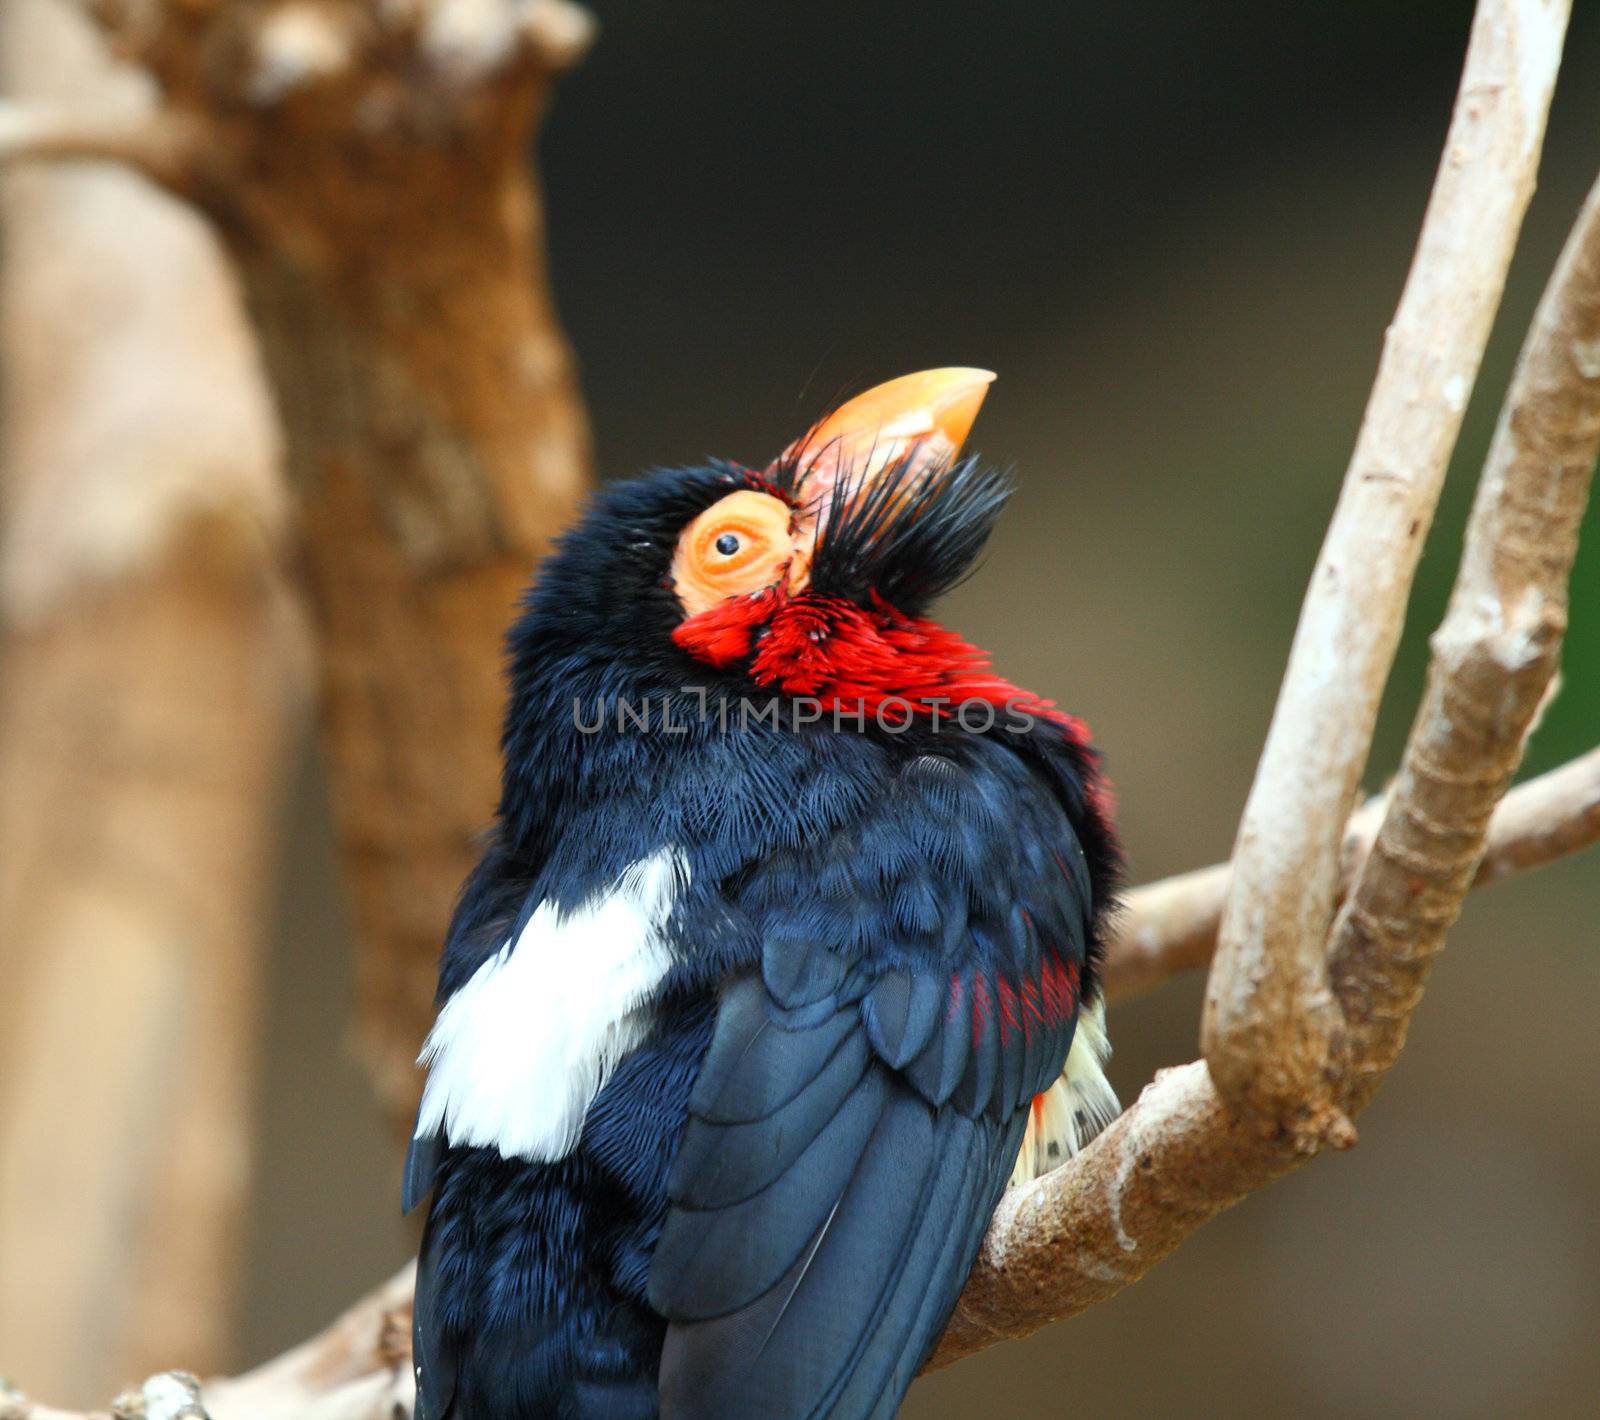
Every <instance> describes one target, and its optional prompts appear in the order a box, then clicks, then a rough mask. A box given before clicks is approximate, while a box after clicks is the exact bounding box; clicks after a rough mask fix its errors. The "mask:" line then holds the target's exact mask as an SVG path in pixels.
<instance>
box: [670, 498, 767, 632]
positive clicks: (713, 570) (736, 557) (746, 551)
mask: <svg viewBox="0 0 1600 1420" xmlns="http://www.w3.org/2000/svg"><path fill="white" fill-rule="evenodd" d="M792 519H793V514H792V513H791V512H790V509H789V505H788V504H787V503H784V502H783V501H782V500H780V499H778V498H774V497H773V496H772V495H771V494H770V493H759V492H757V491H755V490H754V489H749V488H744V489H740V490H739V491H738V492H736V493H730V494H728V495H727V496H726V497H725V498H721V499H719V500H718V501H717V502H716V503H713V504H712V505H711V507H709V508H707V509H706V510H705V512H703V513H701V514H700V516H699V517H698V518H696V519H695V520H694V521H693V522H692V523H690V524H689V526H688V527H686V528H685V529H684V530H683V533H682V535H681V536H680V537H679V539H678V549H677V554H676V555H675V556H674V557H673V560H672V583H673V586H674V587H675V588H676V589H677V593H678V599H679V601H681V602H682V603H683V606H684V610H685V611H687V612H688V613H689V614H690V615H691V616H693V615H695V614H696V613H698V612H701V611H704V610H706V609H707V608H708V607H711V606H715V605H716V604H717V603H718V602H720V601H723V600H725V599H726V598H728V597H739V596H745V595H748V594H749V593H751V592H756V591H760V590H761V589H762V588H764V587H770V586H773V585H775V584H776V583H777V582H779V581H781V580H782V578H783V577H784V574H785V569H786V568H788V567H789V565H790V562H791V561H792V560H793V558H794V557H795V540H794V535H793V531H792V528H791V522H792Z"/></svg>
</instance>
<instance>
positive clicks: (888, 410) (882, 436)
mask: <svg viewBox="0 0 1600 1420" xmlns="http://www.w3.org/2000/svg"><path fill="white" fill-rule="evenodd" d="M993 380H994V372H993V371H992V370H970V369H966V368H964V367H962V366H956V365H952V366H949V367H947V368H945V369H942V370H918V371H917V373H916V374H914V375H901V376H900V378H899V379H897V380H890V381H888V382H887V383H886V384H881V385H874V386H873V387H872V388H871V389H869V390H868V391H867V392H866V393H865V394H858V395H857V396H856V397H855V398H854V399H852V400H849V401H848V402H846V403H845V404H842V405H840V406H839V408H838V409H836V410H834V412H833V413H832V414H830V415H829V416H828V417H827V418H826V419H824V420H823V421H822V422H821V423H820V424H818V425H817V426H816V427H815V428H814V429H812V430H811V431H810V432H809V433H807V434H805V435H803V436H802V437H801V438H799V439H797V440H796V441H795V442H794V443H793V444H791V445H790V446H789V448H788V449H786V450H785V451H784V453H783V456H782V458H781V459H780V460H779V462H780V463H790V464H794V465H797V466H798V467H799V468H800V469H801V471H802V476H803V477H804V479H805V492H806V494H807V497H808V499H809V498H810V497H811V496H814V494H815V493H816V492H818V491H821V490H818V489H816V488H815V487H813V484H814V483H826V484H827V485H828V486H829V487H831V486H832V483H833V482H834V480H835V479H836V478H837V476H838V474H839V471H840V470H842V469H848V470H849V471H850V472H851V474H852V475H853V476H854V477H855V478H858V479H859V480H860V481H861V484H862V485H863V486H865V485H866V484H867V483H870V482H871V481H872V479H873V478H874V477H875V476H876V475H877V474H879V473H881V472H882V471H883V470H884V469H885V468H887V467H889V466H890V465H892V464H897V463H899V462H900V461H901V460H903V459H905V458H906V457H907V456H910V455H913V454H915V456H916V457H917V459H918V460H919V462H920V461H926V462H927V463H929V464H934V463H948V462H949V461H950V460H951V459H953V458H954V457H955V456H956V455H957V454H958V453H960V452H961V446H962V445H963V444H964V443H966V441H967V434H968V433H969V432H970V431H971V429H972V423H973V421H974V420H975V419H976V418H977V417H978V410H979V408H980V407H981V406H982V404H983V398H984V396H985V395H986V394H988V393H989V386H990V384H991V383H992V382H993Z"/></svg>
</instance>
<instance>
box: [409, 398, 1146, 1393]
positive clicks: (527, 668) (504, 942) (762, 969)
mask: <svg viewBox="0 0 1600 1420" xmlns="http://www.w3.org/2000/svg"><path fill="white" fill-rule="evenodd" d="M992 378H993V376H992V375H990V374H989V373H988V372H986V371H982V370H968V369H943V370H929V371H924V372H922V373H920V374H915V375H908V376H906V377H904V378H903V379H898V380H893V381H891V382H890V383H888V384H885V385H880V386H878V387H877V388H876V389H873V390H870V391H868V392H867V393H866V394H863V395H861V396H859V397H858V398H856V399H853V400H851V401H850V402H848V403H847V404H845V405H844V406H843V407H841V408H840V409H838V410H836V411H835V412H834V413H833V414H832V415H830V416H829V417H828V418H827V419H825V420H823V421H822V422H821V423H820V424H818V425H816V426H814V427H813V428H812V429H811V430H810V431H809V432H808V433H807V434H806V435H804V436H803V437H802V438H800V439H799V440H797V441H796V442H795V443H794V444H792V445H791V446H790V447H789V448H788V449H787V450H786V451H785V452H784V453H783V454H782V455H781V456H780V457H779V458H778V459H777V460H775V461H774V462H773V463H771V464H770V465H768V466H767V467H766V468H765V469H764V470H760V471H758V470H756V469H753V468H746V467H743V466H741V465H738V464H734V463H711V464H707V465H705V466H704V467H696V468H684V469H673V470H669V471H664V472H656V473H652V474H649V475H648V476H646V477H643V478H639V479H635V480H632V481H628V482H617V483H613V484H610V485H609V486H607V487H605V488H603V489H602V490H601V491H600V492H599V493H598V494H596V495H595V497H594V500H593V502H592V504H591V505H590V507H589V508H588V510H587V512H586V513H585V515H584V516H583V517H582V519H581V520H580V521H579V522H578V524H577V525H576V526H575V527H574V528H573V529H572V530H571V531H569V532H568V533H567V534H566V535H565V536H564V537H563V538H562V540H561V542H560V544H559V546H558V547H557V549H556V550H555V552H554V553H553V554H552V555H551V556H550V557H549V559H548V560H547V561H546V563H545V565H544V567H543V569H542V571H541V572H540V575H539V578H538V581H537V583H536V584H535V586H534V587H533V589H532V591H531V592H530V593H529V594H528V596H527V599H526V601H525V603H524V606H523V610H522V613H521V615H520V619H519V620H518V621H517V622H516V624H515V626H514V627H513V628H512V631H511V633H510V665H511V671H510V675H511V692H510V702H509V710H508V713H507V717H506V723H505V733H504V736H503V748H504V753H505V771H504V781H503V787H502V792H501V797H500V803H499V808H498V812H497V817H496V820H495V824H494V829H493V836H492V838H491V839H490V840H489V841H488V845H487V848H486V851H485V852H484V855H483V858H482V861H481V862H480V863H479V865H478V867H477V868H476V870H475V871H474V872H473V874H472V876H471V877H470V879H469V880H468V882H467V884H466V887H465V889H464V891H463V893H462V897H461V901H460V904H459V906H458V908H457V911H456V914H455V918H454V921H453V923H452V924H451V927H450V932H449V936H448V939H447V941H446V944H445V948H444V954H443V963H442V968H441V972H440V980H439V992H438V1007H439V1009H438V1018H437V1022H436V1024H435V1025H434V1027H433V1030H432V1032H431V1033H430V1034H429V1036H428V1039H427V1043H426V1045H425V1046H424V1048H423V1052H422V1063H423V1064H424V1065H425V1066H426V1068H427V1081H426V1086H425V1089H424V1093H423V1098H422V1107H421V1111H420V1114H419V1116H418V1120H417V1126H416V1133H415V1138H414V1139H413V1140H412V1143H411V1150H410V1153H409V1155H408V1158H407V1162H406V1171H405V1186H404V1197H405V1206H406V1207H407V1209H410V1208H411V1207H413V1206H415V1205H416V1204H417V1203H419V1202H420V1201H422V1200H423V1199H424V1198H431V1202H430V1204H429V1209H428V1217H427V1226H426V1229H425V1232H424V1236H423V1243H422V1250H421V1257H420V1262H419V1266H418V1271H417V1292H416V1313H415V1364H416V1373H417V1390H418V1396H417V1415H418V1417H419V1420H450V1417H455V1420H531V1418H532V1417H545V1416H549V1417H564V1418H565V1420H646V1417H654V1416H658V1415H659V1416H663V1417H667V1420H702V1417H703V1418H704V1420H800V1417H822V1416H835V1417H844V1418H845V1420H849V1418H850V1417H867V1416H872V1417H884V1416H892V1415H893V1414H894V1413H895V1411H896V1410H897V1409H898V1407H899V1405H900V1403H901V1400H902V1399H903V1397H904V1395H905V1392H906V1388H907V1387H908V1386H909V1385H910V1384H911V1381H912V1379H913V1378H914V1377H915V1376H916V1374H917V1372H918V1370H919V1369H920V1368H921V1366H922V1365H923V1363H924V1362H925V1361H926V1360H927V1358H928V1356H929V1354H930V1353H931V1351H932V1349H933V1347H934V1345H935V1343H936V1342H937V1341H938V1339H939V1336H940V1333H941V1332H942V1331H943V1329H944V1326H945V1324H946V1322H947V1321H948V1320H949V1317H950V1314H951V1312H952V1310H953V1309H954V1307H955V1304H956V1300H957V1298H958V1297H959V1295H960V1293H961V1289H962V1285H963V1283H964V1281H965V1279H966V1276H967V1273H968V1271H969V1269H970V1268H971V1266H972V1263H973V1259H974V1257H975V1256H976V1254H977V1251H978V1248H979V1245H980V1243H981V1241H982V1239H983V1234H984V1230H985V1227H986V1225H987V1224H988V1221H989V1218H990V1215H991V1213H992V1212H993V1211H994V1208H995V1205H996V1203H997V1202H998V1200H999V1198H1000V1196H1001V1194H1002V1193H1003V1191H1004V1190H1005V1189H1006V1187H1007V1185H1008V1184H1010V1183H1015V1182H1018V1181H1023V1180H1027V1179H1030V1178H1032V1177H1034V1176H1036V1175H1037V1174H1039V1173H1042V1172H1044V1171H1045V1170H1047V1169H1049V1168H1051V1167H1052V1166H1054V1165H1055V1164H1056V1163H1057V1162H1059V1161H1061V1160H1063V1159H1064V1158H1066V1157H1067V1156H1068V1155H1070V1154H1071V1153H1073V1152H1074V1151H1075V1150H1076V1149H1077V1148H1079V1147H1081V1145H1082V1144H1083V1143H1084V1142H1085V1141H1086V1139H1088V1138H1089V1137H1090V1136H1092V1134H1093V1133H1094V1132H1095V1131H1096V1130H1098V1129H1099V1128H1101V1127H1102V1126H1103V1125H1104V1124H1105V1123H1106V1121H1107V1120H1108V1119H1110V1118H1111V1117H1112V1116H1113V1115H1114V1114H1115V1113H1116V1110H1117V1103H1116V1099H1115V1097H1114V1096H1113V1094H1112V1092H1111V1089H1110V1086H1109V1085H1108V1084H1107V1081H1106V1077H1105V1074H1104V1072H1103V1068H1102V1065H1103V1060H1104V1057H1105V1055H1106V1052H1107V1046H1106V1038H1105V1031H1104V1026H1103V1011H1102V1007H1101V1000H1100V994H1099V986H1098V978H1097V964H1098V961H1099V952H1100V939H1101V936H1102V933H1103V924H1104V922H1105V920H1106V916H1107V912H1108V910H1109V908H1110V906H1111V903H1112V897H1113V892H1114V886H1115V880H1116V877H1117V874H1118V853H1117V848H1116V843H1115V839H1114V835H1113V830H1112V826H1111V822H1110V810H1109V801H1110V796H1109V792H1108V790H1107V788H1106V785H1105V781H1104V779H1103V777H1102V775H1101V771H1100V766H1099V757H1098V755H1097V753H1096V752H1095V750H1094V749H1093V747H1092V746H1091V745H1090V743H1089V739H1088V735H1087V732H1086V731H1085V728H1084V726H1083V724H1082V723H1081V722H1080V721H1078V720H1076V719H1074V718H1072V717H1071V716H1069V715H1066V714H1063V713H1062V712H1060V711H1059V710H1057V709H1056V708H1054V706H1053V705H1052V704H1051V703H1050V702H1049V701H1047V700H1043V699H1040V698H1039V697H1037V696H1034V695H1031V694H1028V693H1027V692H1025V691H1022V690H1020V689H1018V688H1017V687H1016V686H1014V685H1011V684H1009V683H1008V682H1006V681H1005V680H1003V679H1001V678H1000V677H999V676H998V675H997V674H996V673H995V672H994V671H993V670H992V669H990V666H989V662H988V659H987V657H986V656H985V655H984V653H983V652H981V651H979V650H977V649H976V648H975V647H973V646H971V645H969V644H968V643H967V642H965V641H963V640H962V639H961V638H960V637H958V636H957V635H955V634H954V633H953V632H950V631H948V630H946V629H945V628H944V627H942V626H940V625H938V624H937V623H936V622H933V621H931V620H928V619H927V612H928V609H929V607H930V605H931V603H932V602H933V601H934V599H935V598H936V597H937V596H939V595H940V593H942V592H944V591H946V590H947V589H949V588H950V587H952V586H953V585H954V584H955V583H957V582H958V581H960V580H961V579H962V578H963V577H964V576H965V575H966V574H967V573H968V571H969V570H970V569H971V567H972V565H973V563H974V562H975V560H976V559H977V557H978V554H979V552H980V551H981V549H982V548H983V545H984V543H985V541H986V539H987V538H988V535H989V532H990V530H991V528H992V527H993V526H994V523H995V520H996V518H997V517H998V515H999V513H1000V511H1001V508H1002V506H1003V505H1004V503H1005V501H1006V498H1007V496H1008V494H1009V491H1010V485H1009V482H1008V480H1007V478H1006V477H1005V476H1003V475H1001V474H999V473H997V472H996V471H995V470H993V469H992V468H989V467H987V466H985V465H983V464H982V463H979V462H978V461H976V460H973V459H962V458H960V457H959V454H960V449H961V446H962V444H963V442H964V441H965V439H966V435H967V432H968V430H969V429H970V427H971V425H972V421H973V419H974V418H975V417H976V414H977V410H978V406H979V405H980V404H981V403H982V401H983V398H984V395H985V394H986V393H987V389H988V384H989V382H990V380H991V379H992Z"/></svg>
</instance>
